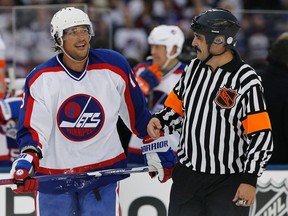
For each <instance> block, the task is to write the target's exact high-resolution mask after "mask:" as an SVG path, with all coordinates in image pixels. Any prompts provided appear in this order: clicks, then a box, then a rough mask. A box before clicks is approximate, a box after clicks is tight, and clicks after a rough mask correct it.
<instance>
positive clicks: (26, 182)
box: [10, 152, 39, 194]
mask: <svg viewBox="0 0 288 216" xmlns="http://www.w3.org/2000/svg"><path fill="white" fill-rule="evenodd" d="M38 167H39V158H38V156H37V155H36V153H34V152H26V153H21V154H19V155H18V157H16V158H15V160H14V162H13V164H12V168H11V171H10V174H11V175H13V178H14V179H15V184H16V185H17V187H16V188H12V189H13V191H14V193H16V194H19V193H32V192H34V191H36V190H37V189H38V181H37V180H36V179H33V178H31V175H32V174H33V172H35V171H36V170H37V169H38Z"/></svg>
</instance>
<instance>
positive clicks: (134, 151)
mask: <svg viewBox="0 0 288 216" xmlns="http://www.w3.org/2000/svg"><path fill="white" fill-rule="evenodd" d="M128 152H129V153H133V154H142V151H141V149H137V148H132V147H128Z"/></svg>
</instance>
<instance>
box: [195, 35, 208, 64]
mask: <svg viewBox="0 0 288 216" xmlns="http://www.w3.org/2000/svg"><path fill="white" fill-rule="evenodd" d="M192 46H193V47H194V48H195V49H196V51H197V59H199V60H201V61H204V60H205V59H206V58H207V57H208V55H209V51H208V45H207V43H206V39H205V36H204V35H203V34H198V33H196V32H194V39H193V41H192Z"/></svg>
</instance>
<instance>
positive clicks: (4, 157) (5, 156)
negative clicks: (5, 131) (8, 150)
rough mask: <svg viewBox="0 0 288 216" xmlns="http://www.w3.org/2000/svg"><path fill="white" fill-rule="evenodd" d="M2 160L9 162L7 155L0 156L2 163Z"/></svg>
mask: <svg viewBox="0 0 288 216" xmlns="http://www.w3.org/2000/svg"><path fill="white" fill-rule="evenodd" d="M1 144H2V143H1ZM3 160H10V157H9V155H2V156H0V161H3Z"/></svg>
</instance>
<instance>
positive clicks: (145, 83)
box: [137, 64, 162, 95]
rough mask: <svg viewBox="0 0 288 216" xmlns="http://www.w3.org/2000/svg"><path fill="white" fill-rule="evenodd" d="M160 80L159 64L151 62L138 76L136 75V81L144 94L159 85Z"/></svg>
mask: <svg viewBox="0 0 288 216" xmlns="http://www.w3.org/2000/svg"><path fill="white" fill-rule="evenodd" d="M161 81H162V72H161V71H160V69H159V66H158V65H156V64H153V65H151V66H149V67H148V68H146V69H145V70H144V71H143V72H142V73H141V74H140V75H139V76H137V82H138V84H139V86H140V88H141V90H142V92H143V93H144V94H145V95H148V94H149V92H150V91H151V90H152V89H153V88H155V87H156V86H158V85H159V83H160V82H161Z"/></svg>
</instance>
